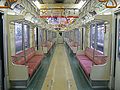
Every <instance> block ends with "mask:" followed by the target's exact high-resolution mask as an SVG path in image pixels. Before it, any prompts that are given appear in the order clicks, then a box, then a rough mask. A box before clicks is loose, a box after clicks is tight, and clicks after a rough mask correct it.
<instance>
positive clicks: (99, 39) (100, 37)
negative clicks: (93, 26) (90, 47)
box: [97, 25, 104, 52]
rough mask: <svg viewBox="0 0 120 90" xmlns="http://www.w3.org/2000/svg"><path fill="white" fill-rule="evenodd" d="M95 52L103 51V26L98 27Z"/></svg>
mask: <svg viewBox="0 0 120 90" xmlns="http://www.w3.org/2000/svg"><path fill="white" fill-rule="evenodd" d="M97 35H98V36H97V50H99V51H102V52H103V50H104V25H99V26H98V34H97Z"/></svg>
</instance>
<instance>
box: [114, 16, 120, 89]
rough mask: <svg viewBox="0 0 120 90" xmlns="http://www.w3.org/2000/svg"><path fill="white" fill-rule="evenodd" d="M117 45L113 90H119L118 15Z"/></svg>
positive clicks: (119, 37)
mask: <svg viewBox="0 0 120 90" xmlns="http://www.w3.org/2000/svg"><path fill="white" fill-rule="evenodd" d="M116 27H117V28H116V29H117V38H116V39H117V44H116V47H117V48H116V60H115V61H116V63H115V90H120V15H117V25H116Z"/></svg>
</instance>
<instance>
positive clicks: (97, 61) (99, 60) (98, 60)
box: [93, 56, 107, 65]
mask: <svg viewBox="0 0 120 90" xmlns="http://www.w3.org/2000/svg"><path fill="white" fill-rule="evenodd" d="M106 58H107V57H106V56H96V57H94V60H93V61H94V63H95V64H97V65H99V64H104V63H106Z"/></svg>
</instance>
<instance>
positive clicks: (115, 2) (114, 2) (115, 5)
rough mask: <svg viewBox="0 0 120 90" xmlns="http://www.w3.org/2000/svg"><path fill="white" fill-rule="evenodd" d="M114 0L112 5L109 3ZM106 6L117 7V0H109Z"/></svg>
mask: <svg viewBox="0 0 120 90" xmlns="http://www.w3.org/2000/svg"><path fill="white" fill-rule="evenodd" d="M110 1H111V2H112V5H108V3H109V2H110ZM105 6H106V8H116V7H117V1H116V0H107V3H106V5H105Z"/></svg>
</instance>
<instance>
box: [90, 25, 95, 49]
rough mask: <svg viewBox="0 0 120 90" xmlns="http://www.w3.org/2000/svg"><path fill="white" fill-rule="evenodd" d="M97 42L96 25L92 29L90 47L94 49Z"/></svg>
mask: <svg viewBox="0 0 120 90" xmlns="http://www.w3.org/2000/svg"><path fill="white" fill-rule="evenodd" d="M94 41H95V25H91V27H90V47H91V48H94Z"/></svg>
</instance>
